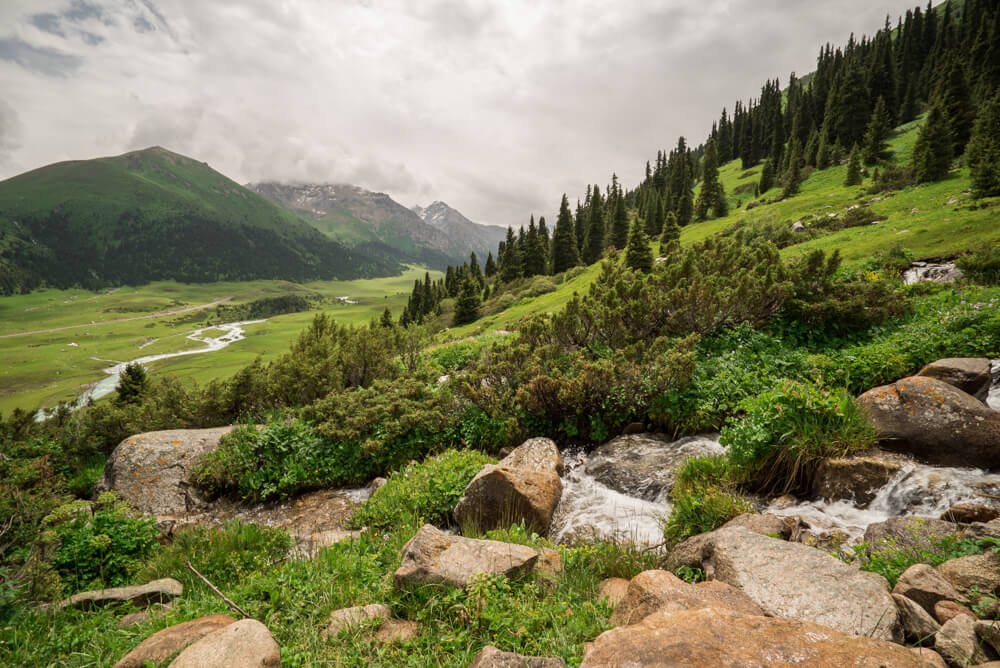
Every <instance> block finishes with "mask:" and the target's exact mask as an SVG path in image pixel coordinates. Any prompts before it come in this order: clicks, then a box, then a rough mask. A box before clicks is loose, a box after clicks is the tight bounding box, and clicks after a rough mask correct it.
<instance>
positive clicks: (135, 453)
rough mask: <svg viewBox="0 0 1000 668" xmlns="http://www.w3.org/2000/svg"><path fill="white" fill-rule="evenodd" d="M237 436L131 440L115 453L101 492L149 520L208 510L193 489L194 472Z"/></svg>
mask: <svg viewBox="0 0 1000 668" xmlns="http://www.w3.org/2000/svg"><path fill="white" fill-rule="evenodd" d="M232 430H233V427H231V426H230V427H216V428H213V429H173V430H169V431H152V432H147V433H144V434H136V435H135V436H130V437H128V438H126V439H125V440H124V441H122V442H121V443H119V444H118V447H116V448H115V449H114V451H113V452H112V453H111V456H110V457H109V458H108V463H107V464H106V465H105V467H104V476H103V477H102V478H101V480H100V482H98V483H97V491H98V492H103V491H108V490H110V491H113V492H115V493H117V494H118V496H120V497H121V498H122V499H124V500H125V501H128V502H129V503H130V504H131V505H132V507H133V508H135V509H136V510H138V511H139V512H141V513H144V514H147V515H169V514H175V513H188V512H195V511H198V510H202V509H204V508H205V507H207V505H208V503H207V501H206V499H205V498H204V497H203V496H202V494H201V493H200V492H199V491H198V490H197V489H196V488H195V487H194V486H193V485H191V483H190V480H189V474H190V472H191V468H192V467H193V466H194V465H195V463H196V462H197V461H198V459H199V458H200V457H201V456H202V455H204V454H206V453H208V452H212V451H213V450H215V449H216V448H217V447H219V439H221V438H222V437H223V436H224V435H226V434H228V433H229V432H231V431H232Z"/></svg>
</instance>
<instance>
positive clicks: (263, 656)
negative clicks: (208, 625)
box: [170, 619, 281, 668]
mask: <svg viewBox="0 0 1000 668" xmlns="http://www.w3.org/2000/svg"><path fill="white" fill-rule="evenodd" d="M234 666H239V667H240V668H281V654H280V651H279V649H278V643H276V642H275V641H274V638H273V637H272V636H271V632H270V631H268V630H267V627H266V626H264V625H263V624H261V623H260V622H258V621H257V620H256V619H241V620H240V621H238V622H235V623H233V624H230V625H229V626H226V627H225V628H222V629H219V630H218V631H214V632H212V633H209V634H208V635H207V636H205V637H204V638H202V639H201V640H199V641H198V642H196V643H194V644H193V645H189V646H188V648H187V649H185V650H184V651H183V652H181V653H180V655H179V656H178V657H177V658H176V659H174V660H173V661H172V662H171V663H170V668H233V667H234Z"/></svg>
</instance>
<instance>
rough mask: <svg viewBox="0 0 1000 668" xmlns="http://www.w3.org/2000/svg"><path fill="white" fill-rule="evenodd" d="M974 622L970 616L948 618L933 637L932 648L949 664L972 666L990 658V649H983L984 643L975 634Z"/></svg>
mask: <svg viewBox="0 0 1000 668" xmlns="http://www.w3.org/2000/svg"><path fill="white" fill-rule="evenodd" d="M978 623H979V622H976V620H975V619H973V618H972V617H966V616H965V615H959V616H957V617H954V618H952V619H950V620H948V623H947V624H944V625H943V626H942V627H941V630H940V631H938V632H937V635H936V636H935V637H934V649H935V650H936V651H937V652H938V653H939V654H940V655H941V656H942V657H943V658H944V660H945V661H946V662H947V663H948V665H949V666H953V667H955V666H974V665H976V664H979V663H985V662H986V661H989V660H990V659H991V658H995V657H994V656H991V654H992V651H991V652H990V653H989V654H988V653H987V652H986V651H985V648H984V645H985V643H981V642H980V641H979V636H977V635H976V624H978Z"/></svg>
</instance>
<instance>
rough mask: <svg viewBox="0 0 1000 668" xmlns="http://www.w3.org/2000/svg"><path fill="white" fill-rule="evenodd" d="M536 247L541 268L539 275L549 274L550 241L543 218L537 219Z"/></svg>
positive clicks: (550, 260) (550, 270)
mask: <svg viewBox="0 0 1000 668" xmlns="http://www.w3.org/2000/svg"><path fill="white" fill-rule="evenodd" d="M538 245H539V247H540V251H539V253H540V256H541V267H542V271H541V272H539V273H542V274H549V273H551V272H552V239H551V237H550V236H549V228H548V226H547V225H546V224H545V216H542V217H541V218H539V219H538Z"/></svg>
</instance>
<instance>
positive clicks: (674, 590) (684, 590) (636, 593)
mask: <svg viewBox="0 0 1000 668" xmlns="http://www.w3.org/2000/svg"><path fill="white" fill-rule="evenodd" d="M698 608H724V609H727V610H735V611H737V612H742V613H745V614H748V615H763V614H764V611H763V610H762V609H761V608H760V606H758V605H757V604H756V603H754V602H753V601H751V600H750V598H749V597H747V595H746V594H744V593H743V592H741V591H740V590H739V589H736V588H735V587H731V586H729V585H727V584H726V583H724V582H719V581H713V582H699V583H698V584H689V583H687V582H684V581H683V580H681V579H680V578H678V577H677V576H676V575H674V574H673V573H671V572H669V571H644V572H642V573H639V574H638V575H636V576H635V577H634V578H632V581H631V582H630V583H629V585H628V589H627V590H626V592H625V598H624V599H623V600H622V602H621V603H619V604H618V607H617V608H616V609H615V611H614V614H612V615H611V623H612V624H614V625H616V626H627V625H629V624H635V623H636V622H639V621H642V620H643V619H644V618H645V617H647V616H649V615H651V614H653V613H654V612H661V611H664V610H696V609H698Z"/></svg>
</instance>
